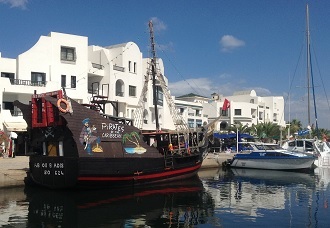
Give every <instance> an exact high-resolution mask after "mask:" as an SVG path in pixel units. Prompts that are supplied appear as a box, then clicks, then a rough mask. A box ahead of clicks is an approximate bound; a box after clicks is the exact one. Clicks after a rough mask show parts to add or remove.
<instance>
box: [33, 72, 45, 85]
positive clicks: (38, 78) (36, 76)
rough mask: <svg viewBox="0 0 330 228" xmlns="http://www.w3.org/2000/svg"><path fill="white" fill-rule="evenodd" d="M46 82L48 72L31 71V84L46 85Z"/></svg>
mask: <svg viewBox="0 0 330 228" xmlns="http://www.w3.org/2000/svg"><path fill="white" fill-rule="evenodd" d="M45 84H46V74H45V73H40V72H31V85H37V86H40V85H45Z"/></svg>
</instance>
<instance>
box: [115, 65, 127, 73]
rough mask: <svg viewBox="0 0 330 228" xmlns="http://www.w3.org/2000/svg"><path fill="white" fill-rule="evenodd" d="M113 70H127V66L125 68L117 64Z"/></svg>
mask: <svg viewBox="0 0 330 228" xmlns="http://www.w3.org/2000/svg"><path fill="white" fill-rule="evenodd" d="M113 70H117V71H121V72H125V68H124V67H121V66H116V65H114V66H113Z"/></svg>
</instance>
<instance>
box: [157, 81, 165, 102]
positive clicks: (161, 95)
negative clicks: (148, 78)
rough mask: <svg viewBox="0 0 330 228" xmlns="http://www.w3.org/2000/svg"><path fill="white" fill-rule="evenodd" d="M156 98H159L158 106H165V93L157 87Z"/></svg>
mask: <svg viewBox="0 0 330 228" xmlns="http://www.w3.org/2000/svg"><path fill="white" fill-rule="evenodd" d="M156 94H157V95H156V96H157V105H160V106H163V103H164V93H163V90H162V88H161V87H160V86H156Z"/></svg>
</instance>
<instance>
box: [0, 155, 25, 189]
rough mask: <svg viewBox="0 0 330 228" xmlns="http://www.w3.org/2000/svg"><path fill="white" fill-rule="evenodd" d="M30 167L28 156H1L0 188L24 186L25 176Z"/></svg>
mask: <svg viewBox="0 0 330 228" xmlns="http://www.w3.org/2000/svg"><path fill="white" fill-rule="evenodd" d="M28 169H29V157H28V156H16V157H15V158H3V157H0V188H6V187H16V186H24V178H25V177H26V171H27V170H28Z"/></svg>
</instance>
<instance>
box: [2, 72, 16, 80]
mask: <svg viewBox="0 0 330 228" xmlns="http://www.w3.org/2000/svg"><path fill="white" fill-rule="evenodd" d="M1 77H2V78H10V79H14V78H15V74H14V73H7V72H1Z"/></svg>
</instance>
